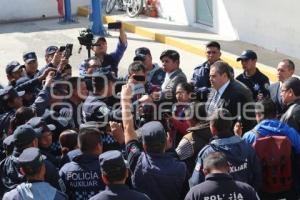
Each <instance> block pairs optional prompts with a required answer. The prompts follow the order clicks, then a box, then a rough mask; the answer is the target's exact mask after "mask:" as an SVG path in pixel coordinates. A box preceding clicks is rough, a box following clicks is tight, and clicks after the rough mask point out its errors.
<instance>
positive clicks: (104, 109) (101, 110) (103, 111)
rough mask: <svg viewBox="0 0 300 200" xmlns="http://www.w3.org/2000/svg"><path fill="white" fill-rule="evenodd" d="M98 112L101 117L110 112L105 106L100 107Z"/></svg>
mask: <svg viewBox="0 0 300 200" xmlns="http://www.w3.org/2000/svg"><path fill="white" fill-rule="evenodd" d="M98 110H99V112H101V113H102V114H103V115H107V114H108V113H109V112H110V110H109V108H108V107H107V106H105V105H103V106H100V107H99V109H98Z"/></svg>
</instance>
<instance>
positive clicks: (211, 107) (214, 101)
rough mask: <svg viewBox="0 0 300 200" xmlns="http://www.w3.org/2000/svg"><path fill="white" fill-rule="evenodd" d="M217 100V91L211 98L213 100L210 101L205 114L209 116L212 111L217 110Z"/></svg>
mask: <svg viewBox="0 0 300 200" xmlns="http://www.w3.org/2000/svg"><path fill="white" fill-rule="evenodd" d="M218 98H219V92H218V91H217V92H216V93H215V95H214V96H213V98H212V99H211V101H210V104H209V106H208V109H207V113H208V114H209V115H210V114H212V113H213V112H214V110H215V109H216V108H217V102H218Z"/></svg>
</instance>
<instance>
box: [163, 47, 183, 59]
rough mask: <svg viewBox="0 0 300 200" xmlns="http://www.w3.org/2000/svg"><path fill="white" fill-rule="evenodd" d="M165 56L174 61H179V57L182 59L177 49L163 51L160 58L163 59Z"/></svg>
mask: <svg viewBox="0 0 300 200" xmlns="http://www.w3.org/2000/svg"><path fill="white" fill-rule="evenodd" d="M164 57H168V58H170V59H171V60H173V61H179V59H180V55H179V53H178V52H177V51H175V50H171V49H168V50H165V51H163V52H162V53H161V55H160V57H159V59H160V60H162V59H163V58H164Z"/></svg>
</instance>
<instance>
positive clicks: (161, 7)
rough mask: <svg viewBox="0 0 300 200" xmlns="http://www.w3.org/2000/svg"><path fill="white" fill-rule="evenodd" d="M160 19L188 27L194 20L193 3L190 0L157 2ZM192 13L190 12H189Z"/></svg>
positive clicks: (160, 0)
mask: <svg viewBox="0 0 300 200" xmlns="http://www.w3.org/2000/svg"><path fill="white" fill-rule="evenodd" d="M157 2H158V3H157V7H158V14H159V16H160V17H162V18H165V19H167V20H170V21H174V22H177V23H180V24H183V25H188V24H191V23H192V22H193V19H194V18H195V17H194V15H195V12H194V10H195V9H194V7H195V6H194V1H191V0H159V1H157ZM191 11H192V12H191Z"/></svg>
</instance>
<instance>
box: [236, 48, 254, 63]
mask: <svg viewBox="0 0 300 200" xmlns="http://www.w3.org/2000/svg"><path fill="white" fill-rule="evenodd" d="M256 59H257V55H256V53H255V52H254V51H252V50H246V51H243V52H242V54H241V55H240V56H239V57H238V58H237V59H236V61H241V60H256Z"/></svg>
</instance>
